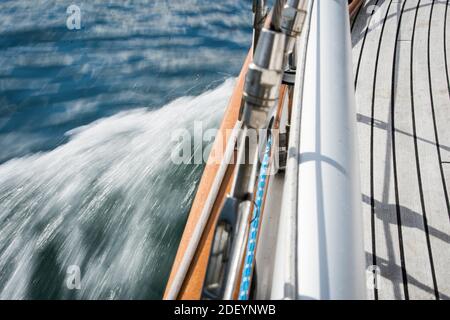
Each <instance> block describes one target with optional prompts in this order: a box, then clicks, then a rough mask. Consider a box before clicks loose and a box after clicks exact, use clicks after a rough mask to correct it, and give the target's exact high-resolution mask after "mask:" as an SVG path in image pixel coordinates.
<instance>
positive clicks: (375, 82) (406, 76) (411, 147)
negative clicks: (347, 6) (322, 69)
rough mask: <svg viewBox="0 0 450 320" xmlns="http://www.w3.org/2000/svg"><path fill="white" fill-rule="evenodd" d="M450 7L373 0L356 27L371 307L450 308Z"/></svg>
mask: <svg viewBox="0 0 450 320" xmlns="http://www.w3.org/2000/svg"><path fill="white" fill-rule="evenodd" d="M375 6H377V7H375ZM374 8H376V10H375V11H373V9H374ZM448 8H449V2H448V1H447V0H445V1H444V0H440V1H437V0H436V1H432V0H422V1H419V0H407V1H392V0H372V1H368V3H367V4H366V5H365V6H364V7H363V8H361V10H360V11H359V14H358V16H357V17H356V19H355V21H354V24H353V26H352V40H353V64H354V75H355V85H356V98H357V108H358V130H359V142H360V145H359V149H360V161H361V180H362V185H361V187H362V193H363V196H362V198H363V215H364V226H365V227H364V228H365V230H364V231H365V232H364V233H365V251H366V263H367V266H371V265H375V266H377V267H379V268H380V269H379V270H380V272H381V281H380V283H379V284H378V288H377V289H374V290H372V291H369V297H370V298H372V299H373V298H376V299H408V298H409V299H436V298H440V299H450V219H449V218H450V210H449V193H448V188H449V187H450V127H449V125H450V112H449V108H450V86H449V65H448V61H449V60H450V57H449V50H450V49H449V47H450V21H449V20H450V18H449V15H450V10H449V9H448Z"/></svg>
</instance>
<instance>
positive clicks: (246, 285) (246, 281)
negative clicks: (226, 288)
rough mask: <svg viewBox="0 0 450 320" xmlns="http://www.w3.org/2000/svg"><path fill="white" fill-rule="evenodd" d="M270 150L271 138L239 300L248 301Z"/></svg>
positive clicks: (262, 172) (254, 209) (258, 194)
mask: <svg viewBox="0 0 450 320" xmlns="http://www.w3.org/2000/svg"><path fill="white" fill-rule="evenodd" d="M271 148H272V137H269V139H267V145H266V150H265V152H264V158H263V161H262V164H261V170H260V174H259V178H258V187H257V190H256V202H255V205H254V208H253V217H252V221H251V223H250V233H249V237H248V241H247V250H246V254H245V260H244V270H243V271H242V278H241V287H240V289H239V298H238V299H239V300H248V299H249V294H250V284H251V277H252V272H253V261H254V260H255V250H256V242H257V239H258V230H259V218H260V212H261V207H262V202H263V198H264V190H265V189H266V182H267V171H268V170H269V159H270V150H271Z"/></svg>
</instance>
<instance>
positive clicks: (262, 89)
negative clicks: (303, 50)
mask: <svg viewBox="0 0 450 320" xmlns="http://www.w3.org/2000/svg"><path fill="white" fill-rule="evenodd" d="M285 44H286V35H284V34H283V33H281V32H276V31H273V30H269V29H265V28H264V29H262V31H261V35H260V39H259V41H258V46H257V48H256V52H255V56H254V60H253V62H252V63H251V64H250V66H249V69H248V72H247V76H246V79H245V87H244V101H245V106H244V114H243V116H244V118H243V120H244V122H245V124H246V125H248V126H249V127H250V128H255V129H261V128H264V125H265V124H266V122H267V115H268V113H269V112H270V110H271V109H272V108H273V107H275V105H276V103H277V100H278V96H279V89H280V84H281V80H282V77H283V72H284V55H283V52H284V48H285Z"/></svg>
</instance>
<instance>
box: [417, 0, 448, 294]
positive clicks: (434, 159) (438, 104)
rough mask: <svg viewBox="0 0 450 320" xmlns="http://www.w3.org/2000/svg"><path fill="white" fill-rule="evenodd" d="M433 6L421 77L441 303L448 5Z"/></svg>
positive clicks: (445, 288) (431, 221)
mask: <svg viewBox="0 0 450 320" xmlns="http://www.w3.org/2000/svg"><path fill="white" fill-rule="evenodd" d="M431 3H432V4H433V5H431V6H428V8H427V9H429V10H424V11H425V13H424V17H423V21H424V22H425V21H427V18H428V25H427V26H426V27H424V28H422V29H421V30H422V32H423V33H425V30H426V35H422V39H425V37H426V38H427V40H428V41H426V42H424V43H426V44H427V48H426V51H425V50H424V48H421V53H422V54H420V55H421V56H422V57H426V58H427V61H426V65H427V68H426V69H425V68H424V69H422V70H421V71H420V72H419V73H418V76H419V77H422V76H423V77H425V79H427V80H428V89H429V92H428V97H429V101H428V104H427V107H428V118H427V120H428V121H427V122H428V130H430V131H431V132H429V133H428V137H427V139H431V141H433V143H434V145H433V146H431V147H430V144H428V145H429V146H427V149H428V150H429V152H430V153H432V154H431V158H430V159H429V161H427V163H425V162H422V163H423V164H424V165H426V166H427V167H428V170H429V171H430V172H429V173H430V176H429V177H428V179H427V180H426V182H427V183H428V190H427V193H428V197H429V202H428V206H429V208H430V209H427V216H428V228H429V233H430V241H431V247H432V252H433V255H434V267H435V273H436V281H437V287H438V291H439V293H438V294H439V297H440V298H441V299H450V287H449V286H450V283H449V282H450V281H449V279H450V268H448V265H449V263H450V219H449V217H450V216H449V214H450V213H449V203H448V191H447V190H448V189H447V185H446V184H447V183H446V180H445V172H444V168H443V164H442V159H443V158H444V157H446V156H448V148H447V147H446V146H447V145H448V143H449V142H450V128H449V126H448V124H449V120H450V112H449V107H450V99H449V96H448V86H447V85H446V84H447V82H446V80H447V76H446V72H445V59H444V57H445V50H444V41H443V39H444V21H445V7H446V3H443V2H441V1H436V0H435V1H431ZM423 47H425V46H423ZM423 60H424V59H420V61H419V65H420V66H422V67H425V62H424V61H423ZM425 70H426V71H427V73H428V77H426V76H425V74H424V73H425ZM415 79H416V78H415ZM417 81H419V80H417ZM422 81H423V79H422ZM424 112H425V110H424ZM421 121H422V119H421ZM436 144H438V145H441V147H439V148H438V147H437V146H436ZM422 145H423V143H422ZM428 150H427V152H428ZM427 156H430V155H427ZM428 162H429V163H428ZM431 170H433V172H431ZM424 189H425V188H424Z"/></svg>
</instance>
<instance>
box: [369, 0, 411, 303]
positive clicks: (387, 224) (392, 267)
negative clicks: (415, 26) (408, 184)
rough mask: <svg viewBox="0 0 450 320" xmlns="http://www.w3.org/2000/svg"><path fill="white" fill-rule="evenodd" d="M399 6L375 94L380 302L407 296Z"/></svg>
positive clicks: (395, 5) (388, 22)
mask: <svg viewBox="0 0 450 320" xmlns="http://www.w3.org/2000/svg"><path fill="white" fill-rule="evenodd" d="M402 4H403V3H402V2H398V1H395V2H394V1H393V2H392V4H391V7H390V11H389V17H388V19H387V20H386V21H385V24H386V25H385V28H386V30H385V32H384V35H383V39H382V43H381V50H380V53H379V61H380V64H379V68H378V70H377V82H376V88H375V91H374V94H375V99H374V114H373V115H374V119H376V121H377V123H385V124H386V126H385V127H383V126H379V125H377V126H375V127H374V130H373V155H372V157H373V160H372V161H373V179H374V182H373V183H374V184H373V188H374V190H373V201H374V204H375V206H374V207H375V216H376V219H375V232H376V235H375V241H376V255H377V266H379V267H380V268H381V279H382V280H381V283H380V287H379V290H378V294H379V298H380V299H401V298H404V297H405V296H406V294H407V293H406V290H405V289H406V288H405V287H404V275H403V272H404V271H403V270H404V263H403V253H402V250H403V248H402V244H401V243H400V236H399V232H401V229H399V225H398V222H399V221H398V216H397V210H396V203H397V201H396V194H395V181H394V167H393V146H392V143H393V142H392V131H391V125H392V124H391V121H392V117H391V116H392V115H391V112H390V109H391V85H392V81H391V80H392V68H393V63H394V61H393V55H394V49H395V42H396V33H397V25H398V22H399V20H400V15H401V8H402Z"/></svg>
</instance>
